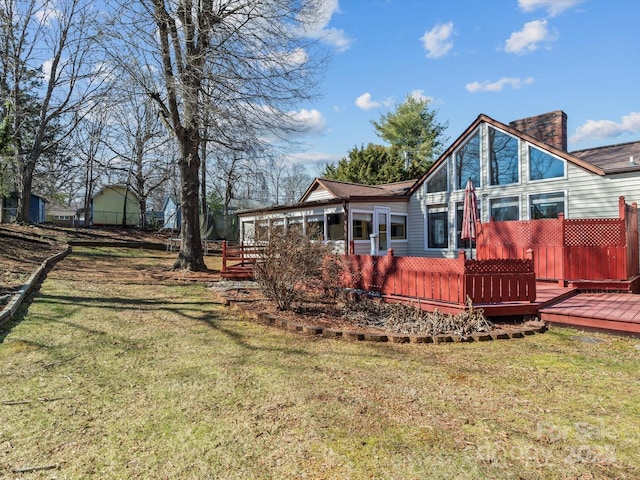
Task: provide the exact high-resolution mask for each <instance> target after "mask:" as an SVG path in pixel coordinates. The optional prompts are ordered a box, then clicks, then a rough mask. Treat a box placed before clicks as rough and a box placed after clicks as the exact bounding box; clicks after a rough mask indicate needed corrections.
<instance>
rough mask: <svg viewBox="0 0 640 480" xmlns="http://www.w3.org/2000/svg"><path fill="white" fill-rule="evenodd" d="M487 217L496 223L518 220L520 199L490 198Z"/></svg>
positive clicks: (516, 197) (514, 197)
mask: <svg viewBox="0 0 640 480" xmlns="http://www.w3.org/2000/svg"><path fill="white" fill-rule="evenodd" d="M489 217H491V218H493V219H494V220H495V221H496V222H502V221H505V220H520V197H518V196H513V197H499V198H490V199H489Z"/></svg>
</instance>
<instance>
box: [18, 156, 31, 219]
mask: <svg viewBox="0 0 640 480" xmlns="http://www.w3.org/2000/svg"><path fill="white" fill-rule="evenodd" d="M35 166H36V163H35V160H33V161H32V159H31V157H30V156H29V157H28V158H27V159H25V160H24V162H23V163H22V164H21V165H20V180H19V181H20V185H19V188H18V209H17V212H16V222H18V223H29V221H30V219H29V208H30V203H31V186H32V184H33V171H34V169H35Z"/></svg>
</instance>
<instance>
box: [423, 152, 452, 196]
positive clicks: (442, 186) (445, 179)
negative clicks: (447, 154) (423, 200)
mask: <svg viewBox="0 0 640 480" xmlns="http://www.w3.org/2000/svg"><path fill="white" fill-rule="evenodd" d="M448 164H449V161H448V160H447V161H446V162H444V165H442V166H441V167H440V168H438V169H437V170H436V171H435V172H434V173H432V174H431V176H430V177H429V178H427V192H428V193H433V192H446V191H448V190H449V176H448V175H447V166H448Z"/></svg>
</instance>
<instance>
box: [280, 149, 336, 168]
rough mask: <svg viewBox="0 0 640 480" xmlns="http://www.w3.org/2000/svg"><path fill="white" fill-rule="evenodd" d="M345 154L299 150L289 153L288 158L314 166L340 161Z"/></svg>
mask: <svg viewBox="0 0 640 480" xmlns="http://www.w3.org/2000/svg"><path fill="white" fill-rule="evenodd" d="M344 156H345V155H336V154H332V153H324V152H299V153H292V154H290V155H287V160H289V161H290V162H291V163H299V164H302V165H306V166H307V167H310V168H313V167H323V166H324V165H327V164H333V163H338V162H339V161H340V160H341V159H342V157H344Z"/></svg>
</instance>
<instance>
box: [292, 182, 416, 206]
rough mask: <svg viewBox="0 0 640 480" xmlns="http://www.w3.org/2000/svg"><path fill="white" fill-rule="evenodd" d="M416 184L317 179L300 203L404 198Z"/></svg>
mask: <svg viewBox="0 0 640 480" xmlns="http://www.w3.org/2000/svg"><path fill="white" fill-rule="evenodd" d="M414 183H415V180H408V181H404V182H395V183H387V184H383V185H362V184H359V183H350V182H341V181H338V180H328V179H326V178H316V179H315V180H314V181H313V182H312V183H311V185H310V186H309V188H308V189H307V191H306V192H305V193H304V194H303V195H302V197H301V198H300V202H299V203H307V202H310V201H316V200H320V199H322V200H328V199H349V198H353V197H387V196H404V195H405V194H406V193H407V191H408V190H409V188H410V187H411V186H412V185H413V184H414Z"/></svg>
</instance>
